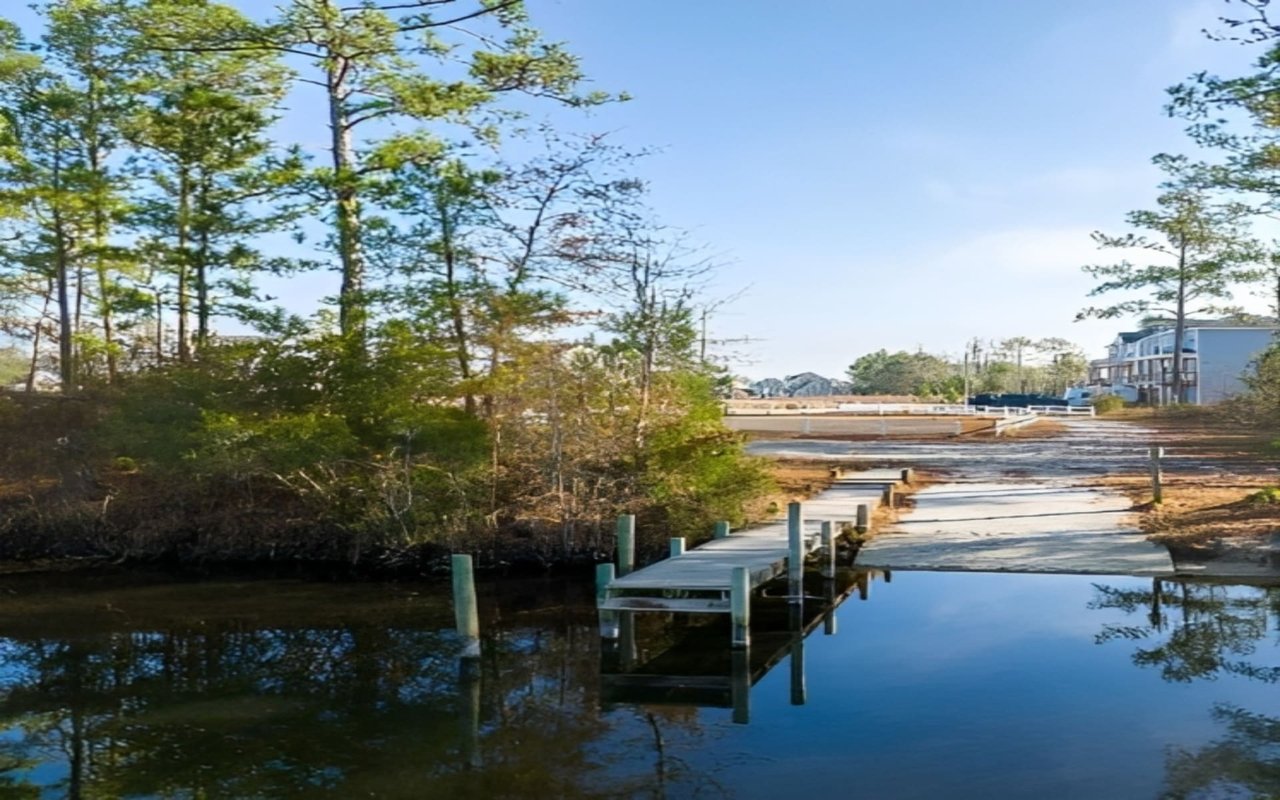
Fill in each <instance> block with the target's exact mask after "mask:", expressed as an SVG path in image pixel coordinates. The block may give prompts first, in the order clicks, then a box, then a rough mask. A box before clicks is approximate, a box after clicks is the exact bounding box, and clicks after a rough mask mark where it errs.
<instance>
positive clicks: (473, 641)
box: [451, 555, 480, 658]
mask: <svg viewBox="0 0 1280 800" xmlns="http://www.w3.org/2000/svg"><path fill="white" fill-rule="evenodd" d="M451 573H452V577H453V618H454V622H455V623H456V625H457V629H458V636H459V638H461V639H462V657H463V658H479V657H480V613H479V611H478V610H477V609H476V577H475V571H474V569H473V568H472V565H471V556H469V555H455V556H454V557H453V559H452V561H451Z"/></svg>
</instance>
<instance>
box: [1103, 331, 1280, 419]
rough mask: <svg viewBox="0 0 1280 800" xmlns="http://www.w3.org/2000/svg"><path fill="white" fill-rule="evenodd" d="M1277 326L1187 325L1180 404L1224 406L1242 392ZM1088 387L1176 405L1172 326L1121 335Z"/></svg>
mask: <svg viewBox="0 0 1280 800" xmlns="http://www.w3.org/2000/svg"><path fill="white" fill-rule="evenodd" d="M1276 331H1277V326H1275V325H1232V324H1230V323H1228V322H1221V321H1217V322H1198V321H1189V322H1188V323H1187V328H1186V332H1185V334H1184V336H1183V342H1182V397H1181V402H1183V403H1191V404H1194V405H1210V404H1213V403H1220V402H1222V401H1223V400H1226V399H1228V398H1230V397H1234V396H1235V395H1237V394H1240V392H1242V391H1243V390H1244V388H1245V387H1244V383H1243V382H1242V381H1241V376H1242V375H1244V374H1245V373H1246V372H1247V371H1248V370H1249V369H1251V368H1252V365H1253V362H1254V360H1255V359H1256V358H1257V357H1258V355H1259V354H1260V353H1261V352H1262V351H1263V350H1266V349H1267V347H1268V346H1270V344H1271V343H1272V342H1273V341H1274V340H1275V335H1276ZM1089 384H1090V385H1091V386H1098V387H1131V388H1132V389H1134V390H1136V392H1137V395H1138V401H1139V402H1143V403H1158V404H1165V403H1170V402H1173V400H1174V398H1173V328H1172V327H1159V328H1148V329H1146V330H1142V331H1132V332H1127V333H1121V334H1120V335H1118V336H1117V337H1116V338H1115V341H1114V342H1112V343H1111V345H1110V347H1108V350H1107V357H1106V358H1100V359H1098V360H1096V361H1092V362H1090V364H1089Z"/></svg>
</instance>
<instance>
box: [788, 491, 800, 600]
mask: <svg viewBox="0 0 1280 800" xmlns="http://www.w3.org/2000/svg"><path fill="white" fill-rule="evenodd" d="M787 547H788V549H787V579H788V583H789V585H790V587H791V591H790V596H791V602H793V603H799V602H802V600H803V598H804V509H803V507H802V506H801V505H800V504H799V503H788V504H787Z"/></svg>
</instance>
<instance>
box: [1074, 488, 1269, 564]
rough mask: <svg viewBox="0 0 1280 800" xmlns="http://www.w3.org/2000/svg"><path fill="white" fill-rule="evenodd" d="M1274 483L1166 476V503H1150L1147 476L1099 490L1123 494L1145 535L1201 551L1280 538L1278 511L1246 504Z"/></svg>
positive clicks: (1161, 541) (1260, 505)
mask: <svg viewBox="0 0 1280 800" xmlns="http://www.w3.org/2000/svg"><path fill="white" fill-rule="evenodd" d="M1275 483H1276V478H1275V477H1274V476H1273V477H1271V478H1267V477H1262V476H1257V477H1251V476H1218V477H1212V478H1204V477H1194V476H1170V475H1167V474H1166V476H1165V479H1164V481H1163V485H1164V502H1163V503H1161V504H1160V505H1155V504H1154V503H1152V501H1151V480H1150V478H1149V477H1148V476H1136V475H1121V476H1113V477H1109V478H1104V479H1102V480H1100V481H1098V484H1099V485H1103V486H1111V487H1114V488H1117V489H1120V490H1121V491H1123V492H1124V493H1125V494H1126V495H1127V496H1128V497H1129V498H1130V499H1131V500H1133V503H1134V508H1135V509H1136V510H1138V511H1139V512H1141V516H1140V520H1141V526H1142V530H1143V531H1144V532H1145V533H1147V534H1148V535H1149V536H1150V537H1151V539H1152V540H1153V541H1157V542H1160V543H1162V544H1167V545H1182V546H1198V545H1204V544H1207V543H1209V542H1211V541H1213V540H1216V539H1253V538H1258V537H1262V536H1268V535H1270V534H1273V533H1280V507H1277V506H1274V505H1266V504H1261V503H1250V502H1248V501H1247V500H1246V498H1247V497H1248V496H1249V495H1251V494H1253V493H1254V492H1256V491H1258V490H1259V489H1264V488H1266V487H1268V486H1274V485H1275Z"/></svg>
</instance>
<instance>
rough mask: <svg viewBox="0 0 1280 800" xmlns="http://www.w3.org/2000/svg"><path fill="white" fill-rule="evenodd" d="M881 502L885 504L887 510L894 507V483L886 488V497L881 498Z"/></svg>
mask: <svg viewBox="0 0 1280 800" xmlns="http://www.w3.org/2000/svg"><path fill="white" fill-rule="evenodd" d="M881 501H882V502H883V503H884V505H885V508H893V507H894V502H895V497H894V490H893V484H892V483H891V484H889V485H888V486H886V487H884V495H883V497H882V498H881Z"/></svg>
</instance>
